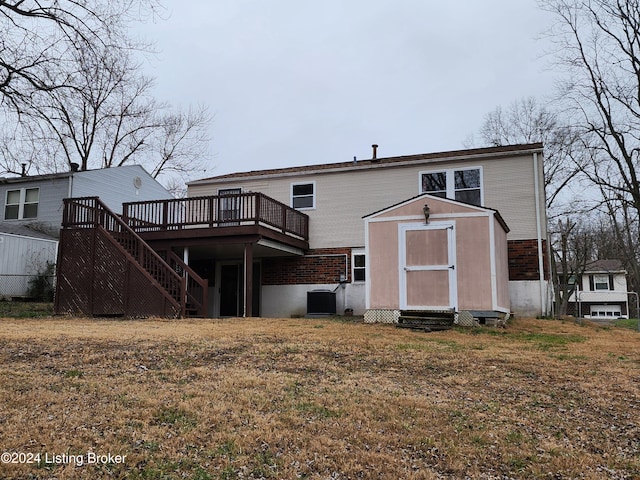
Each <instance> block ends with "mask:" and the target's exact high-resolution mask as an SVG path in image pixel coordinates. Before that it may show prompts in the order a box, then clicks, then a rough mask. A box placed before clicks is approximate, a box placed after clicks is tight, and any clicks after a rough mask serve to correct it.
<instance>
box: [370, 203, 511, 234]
mask: <svg viewBox="0 0 640 480" xmlns="http://www.w3.org/2000/svg"><path fill="white" fill-rule="evenodd" d="M420 199H429V200H431V201H436V202H445V203H450V204H453V205H460V206H462V207H465V208H471V209H474V210H477V211H480V212H483V211H490V212H493V213H494V215H495V217H496V219H497V220H498V223H500V226H501V227H502V228H503V229H504V231H505V232H506V233H509V231H510V229H509V226H508V225H507V222H505V221H504V218H502V215H500V212H499V211H498V210H496V209H495V208H489V207H480V206H478V205H473V204H471V203H466V202H460V201H458V200H451V199H450V198H443V197H438V196H435V195H431V194H429V193H421V194H420V195H416V196H415V197H411V198H408V199H406V200H403V201H402V202H398V203H396V204H394V205H390V206H388V207H386V208H383V209H381V210H378V211H375V212H373V213H370V214H368V215H365V216H363V217H362V218H363V219H367V218H372V217H375V216H377V215H380V214H382V213H384V212H388V211H390V210H393V209H395V208H398V207H400V206H403V205H406V204H408V203H411V202H414V201H417V200H420Z"/></svg>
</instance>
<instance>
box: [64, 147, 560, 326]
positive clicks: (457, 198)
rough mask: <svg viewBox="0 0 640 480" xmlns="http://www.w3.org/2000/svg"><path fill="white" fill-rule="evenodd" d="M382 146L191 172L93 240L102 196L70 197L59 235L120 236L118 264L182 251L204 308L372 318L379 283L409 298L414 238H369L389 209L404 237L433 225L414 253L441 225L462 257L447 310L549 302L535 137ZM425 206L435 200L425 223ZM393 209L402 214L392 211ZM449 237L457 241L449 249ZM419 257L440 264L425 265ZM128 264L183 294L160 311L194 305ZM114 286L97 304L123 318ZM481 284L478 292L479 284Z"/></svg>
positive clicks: (106, 244) (104, 242)
mask: <svg viewBox="0 0 640 480" xmlns="http://www.w3.org/2000/svg"><path fill="white" fill-rule="evenodd" d="M376 147H377V146H374V150H373V155H372V158H370V159H367V160H359V161H356V160H354V161H348V162H340V163H327V164H320V165H310V166H300V167H289V168H279V169H266V170H258V171H249V172H239V173H232V174H228V175H220V176H216V177H211V178H205V179H201V180H196V181H193V182H190V183H189V184H188V185H187V187H188V197H187V198H185V199H175V200H162V201H134V202H127V203H125V204H124V205H123V208H122V218H121V221H122V222H123V224H120V223H118V224H117V225H116V223H115V222H116V220H109V221H108V222H106V223H105V222H103V221H102V220H100V222H99V223H100V226H101V229H100V232H99V234H98V236H99V237H100V240H99V242H98V243H96V242H95V240H91V241H90V240H89V237H88V236H86V235H88V234H87V233H86V232H82V231H81V230H82V229H84V230H87V229H88V228H89V227H90V226H91V225H95V224H96V222H95V219H96V218H100V219H102V218H107V217H108V218H110V219H111V218H112V217H111V216H110V214H109V213H108V212H106V211H105V209H104V208H103V206H101V205H99V204H98V203H96V202H84V203H83V202H78V201H76V200H74V199H71V200H70V201H68V202H67V203H66V206H65V208H66V214H67V216H66V218H65V220H63V231H62V232H63V234H65V235H64V238H63V237H61V244H62V243H63V242H62V240H65V241H68V242H71V243H73V242H75V245H74V246H73V247H72V251H74V252H78V254H79V252H82V251H86V250H87V248H88V246H89V245H90V244H92V243H90V242H93V244H99V245H101V246H100V247H99V248H98V249H97V250H95V252H94V254H95V255H98V254H100V255H104V254H105V252H107V251H108V252H110V253H109V254H114V252H115V251H116V250H117V249H118V248H119V247H116V244H119V245H120V246H121V247H123V249H124V250H126V252H125V251H124V250H123V251H122V252H121V260H119V261H121V262H122V267H123V268H125V266H126V265H129V263H128V262H131V261H132V259H134V257H136V256H138V253H137V250H135V251H134V250H133V249H131V248H129V246H128V245H129V244H130V243H131V242H139V241H140V242H143V243H144V245H146V246H147V247H149V249H150V250H149V252H148V253H146V254H145V256H149V255H152V252H155V254H158V255H159V256H160V257H162V258H163V259H168V258H169V257H171V259H172V262H174V263H175V264H176V265H177V262H178V260H181V261H182V264H183V265H184V266H183V265H182V264H181V266H180V267H179V268H177V270H180V271H185V268H189V269H191V271H192V272H193V273H190V274H189V275H186V276H185V277H184V279H185V280H187V279H188V280H189V281H191V280H192V279H194V278H196V277H197V278H196V280H197V279H200V280H202V282H200V281H197V282H195V283H197V286H194V288H195V289H197V290H199V291H201V290H203V289H206V295H203V294H202V293H199V294H198V295H196V296H197V297H198V298H197V299H196V298H195V296H194V297H193V298H192V299H191V301H192V302H195V303H198V304H200V305H201V304H202V302H205V298H206V305H201V307H202V308H200V307H199V308H200V310H199V312H200V313H199V314H201V315H206V316H214V317H218V316H222V317H224V316H242V315H244V316H258V315H260V316H268V317H282V316H291V315H305V314H307V313H310V311H311V310H313V311H314V312H315V313H322V310H325V311H326V312H331V311H334V310H335V311H336V312H338V313H342V312H343V311H348V312H351V311H352V312H353V313H355V314H364V313H365V312H367V311H369V312H373V311H375V310H379V309H380V308H382V307H381V306H380V304H379V300H380V299H379V297H378V295H377V293H376V292H378V291H379V290H380V285H382V283H380V282H383V283H384V282H385V281H386V282H390V285H389V289H390V290H389V291H397V292H398V298H397V299H396V300H397V302H396V303H397V305H396V303H394V304H393V305H391V304H389V305H388V308H390V309H393V310H396V309H400V308H401V307H402V306H403V305H404V303H403V302H406V300H405V299H404V297H402V295H404V294H405V289H406V287H407V283H406V282H407V278H406V276H404V275H403V274H402V272H403V271H404V270H402V269H404V268H406V267H407V264H406V261H404V260H401V259H400V255H401V254H402V252H403V251H404V250H403V249H406V248H407V245H408V244H407V243H404V244H403V243H402V242H398V241H396V242H395V244H394V243H393V242H391V241H390V242H388V243H384V242H383V243H382V244H381V243H379V242H378V240H379V239H376V238H374V237H371V235H372V234H374V233H375V230H376V228H377V227H375V228H372V226H373V225H374V224H375V225H378V224H380V225H381V224H382V222H386V221H389V219H390V218H391V219H392V220H393V221H395V222H397V223H396V224H395V226H394V227H392V228H395V229H396V235H398V234H399V233H397V232H400V231H405V234H406V235H408V237H413V233H411V234H408V233H406V232H408V231H409V230H407V228H410V227H407V225H405V223H409V224H411V223H413V224H414V226H415V224H421V225H422V226H425V224H427V223H428V225H426V226H427V227H428V228H425V229H424V230H425V231H426V232H427V233H425V232H422V228H419V229H418V231H419V232H420V233H418V234H416V235H417V237H416V238H421V237H420V236H421V235H423V237H422V240H418V241H417V243H415V244H414V245H413V246H412V247H411V248H412V249H413V250H414V251H416V252H418V251H420V249H424V244H421V243H420V242H421V241H423V240H424V241H427V237H429V236H430V235H431V234H433V238H435V239H440V241H442V242H447V246H446V247H444V246H443V245H444V243H443V244H442V245H440V246H439V247H437V248H439V249H442V248H445V249H449V250H447V251H455V255H458V256H459V257H460V259H459V262H458V263H457V264H453V263H451V264H448V265H447V268H449V267H451V266H453V265H455V268H457V269H460V271H458V270H456V281H455V288H457V289H458V292H457V299H454V300H455V301H454V302H451V301H450V302H449V303H447V304H445V305H439V306H444V307H447V308H460V306H461V305H464V307H465V308H467V309H469V310H474V311H487V310H491V311H492V313H494V314H495V313H502V312H504V311H507V310H510V311H514V312H516V313H518V314H522V315H538V314H541V313H547V312H548V311H549V309H550V300H549V299H550V285H549V277H548V257H547V255H548V254H547V247H546V245H547V240H546V239H547V231H546V211H545V194H544V181H543V178H544V177H543V149H542V145H541V144H528V145H514V146H501V147H491V148H480V149H471V150H459V151H450V152H439V153H429V154H419V155H408V156H397V157H387V158H379V157H378V155H377V149H376ZM425 203H426V204H427V205H428V206H429V208H433V215H432V216H431V218H430V219H429V221H428V222H427V221H425V217H424V211H423V210H424V208H425ZM394 208H396V209H398V210H397V211H398V212H404V210H407V211H406V212H404V213H389V212H391V210H389V209H392V210H393V209H394ZM420 212H423V213H420ZM420 219H421V220H420ZM473 219H476V221H474V220H473ZM405 221H406V222H405ZM444 224H448V225H450V226H451V225H453V227H452V228H451V230H452V231H455V236H451V235H450V234H445V233H443V232H442V231H440V230H438V229H436V227H438V226H442V225H444ZM403 229H404V230H403ZM125 230H126V233H125ZM431 230H434V231H433V232H432V231H431ZM65 232H66V233H65ZM105 235H107V236H105ZM124 237H126V238H127V239H128V240H126V242H125V241H124V240H123V238H124ZM403 239H405V238H404V237H403ZM389 240H391V239H389ZM405 240H406V239H405ZM429 241H431V240H429ZM454 241H455V244H456V247H455V249H454V250H451V248H452V245H453V243H452V242H454ZM476 241H477V242H478V244H477V245H474V242H476ZM136 244H137V243H136ZM381 245H382V250H380V246H381ZM467 248H471V251H475V252H477V259H478V263H477V265H478V266H474V265H473V260H474V258H473V257H474V256H475V255H467V256H465V254H464V253H465V252H464V251H463V250H465V249H467ZM105 249H106V250H105ZM118 255H120V254H118ZM383 256H389V258H392V257H395V258H396V259H398V261H397V264H394V265H392V266H390V267H389V268H391V269H392V270H393V271H385V269H384V266H383V264H381V263H379V262H380V261H381V259H382V257H383ZM67 257H70V256H67ZM145 258H146V257H145ZM415 258H420V255H417V256H416V257H415ZM443 258H444V257H443ZM423 259H428V257H425V258H423ZM435 259H436V257H433V258H431V260H435ZM446 260H449V258H446ZM99 263H100V262H97V264H99ZM139 263H140V262H139V261H137V264H139ZM132 265H133V264H132ZM185 266H186V267H185ZM425 266H426V267H428V268H427V269H429V268H432V267H435V268H436V269H438V268H440V267H442V265H421V267H425ZM76 267H78V266H77V265H76ZM99 268H100V275H105V274H107V273H109V272H107V267H106V266H105V265H101V266H100V267H99ZM126 268H133V269H134V270H135V271H136V275H138V277H139V278H138V279H137V280H136V282H138V281H139V282H142V283H141V284H144V285H151V284H152V283H149V282H151V280H152V279H151V277H153V278H154V279H155V280H153V281H154V282H155V284H158V285H164V284H166V288H169V289H170V290H173V291H174V292H175V294H172V295H168V296H163V295H161V294H159V295H160V297H162V299H163V300H162V301H163V302H164V305H165V307H166V308H165V307H163V308H162V309H160V311H157V312H156V313H157V314H162V312H165V311H168V312H169V313H171V312H174V313H175V312H177V314H180V312H182V313H184V312H186V310H187V309H188V305H187V304H188V303H189V302H188V301H184V299H185V298H187V297H189V291H190V287H189V286H188V285H187V286H185V287H179V286H178V283H179V282H178V281H177V280H174V279H170V282H169V281H168V280H167V279H169V277H170V276H171V274H170V272H165V271H162V273H158V275H156V276H153V275H151V277H150V278H148V279H146V280H142V276H143V274H142V272H141V271H138V267H137V266H135V265H133V266H132V267H126ZM154 268H155V267H154ZM453 269H454V268H451V269H450V270H453ZM72 270H73V269H70V270H69V271H72ZM173 270H176V268H174V269H173ZM158 272H160V270H158ZM83 275H85V276H84V277H83V279H84V280H74V279H71V278H70V279H68V280H69V283H68V285H67V287H68V291H66V293H65V292H63V293H64V295H63V297H65V298H70V293H69V292H74V291H75V292H76V293H77V291H79V290H78V289H80V288H81V287H82V286H83V285H86V284H87V282H88V281H89V273H86V274H83ZM441 275H444V274H441ZM382 276H385V278H386V279H385V278H382ZM434 276H438V275H436V274H434ZM161 277H162V278H161ZM403 277H404V278H403ZM428 277H429V275H426V274H425V275H423V279H422V280H420V281H421V282H423V284H424V282H427V283H432V280H429V279H428ZM145 278H146V277H145ZM425 279H426V280H425ZM145 282H146V283H145ZM167 282H168V283H167ZM403 282H405V283H403ZM411 282H412V279H409V283H411ZM134 283H135V282H134ZM111 284H112V285H118V288H116V289H115V290H118V291H119V292H120V296H121V297H123V298H124V299H125V300H124V303H123V301H119V300H118V295H116V294H115V293H114V294H113V295H111V297H110V299H109V300H108V301H105V305H109V308H106V307H105V308H103V310H104V311H106V310H109V309H110V308H111V307H113V308H112V309H111V310H109V311H111V312H112V314H122V312H124V311H126V310H127V308H129V307H128V306H127V305H126V304H125V303H126V298H127V295H126V294H125V293H123V292H125V290H127V289H128V288H129V287H127V285H130V284H131V281H130V280H127V279H126V278H125V277H123V276H119V277H118V278H115V279H113V282H111ZM155 284H154V285H155ZM170 284H171V285H170ZM476 284H477V285H476ZM449 285H450V286H453V285H454V284H453V283H450V284H449ZM474 285H476V286H477V287H478V289H477V290H474V291H473V292H472V291H471V288H472V287H473V288H474V289H475V288H476V286H474ZM65 288H66V287H65ZM163 288H164V287H163ZM180 288H184V289H185V290H186V292H187V294H186V295H183V294H182V293H181V291H180ZM409 288H410V289H411V288H413V287H411V285H409ZM452 288H453V287H452ZM160 290H161V289H160ZM160 290H159V291H160ZM136 291H140V288H137V289H136ZM507 292H508V295H507ZM95 294H97V287H96V288H93V290H91V291H90V292H83V293H82V295H84V297H83V298H85V300H83V301H81V302H76V304H74V302H67V303H66V307H65V308H68V309H70V310H74V309H76V308H77V309H79V310H81V311H86V310H83V309H85V308H86V307H87V305H88V303H87V302H88V300H86V299H89V298H94V296H95ZM160 297H158V298H160ZM169 297H171V298H173V300H171V299H170V298H169ZM472 297H476V298H480V297H482V299H481V301H479V302H477V303H476V304H474V305H471V304H469V303H468V302H467V299H468V298H472ZM507 297H508V298H507ZM149 302H152V300H151V299H149ZM318 302H319V305H318ZM324 302H329V303H324ZM332 302H335V303H334V304H333V305H331V303H332ZM409 302H410V303H411V300H409ZM456 302H458V303H456ZM460 302H462V303H460ZM464 302H467V303H464ZM421 306H423V307H424V306H425V305H421ZM101 308H102V307H101ZM167 308H168V310H167ZM385 308H386V307H385ZM316 310H320V312H317V311H316Z"/></svg>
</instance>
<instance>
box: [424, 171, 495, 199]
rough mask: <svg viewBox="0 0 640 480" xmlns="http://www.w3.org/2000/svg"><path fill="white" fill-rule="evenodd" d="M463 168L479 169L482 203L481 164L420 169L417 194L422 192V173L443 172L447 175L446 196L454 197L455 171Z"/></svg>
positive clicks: (482, 172) (482, 175) (482, 176)
mask: <svg viewBox="0 0 640 480" xmlns="http://www.w3.org/2000/svg"><path fill="white" fill-rule="evenodd" d="M463 170H479V171H480V205H479V206H482V205H484V171H483V168H482V166H481V165H478V166H474V167H459V168H441V169H437V170H421V171H419V172H418V195H422V194H423V193H428V192H424V191H423V190H422V175H425V174H432V173H444V174H446V176H447V194H446V196H447V198H448V199H449V200H454V201H455V199H456V189H455V177H454V175H455V172H460V171H463Z"/></svg>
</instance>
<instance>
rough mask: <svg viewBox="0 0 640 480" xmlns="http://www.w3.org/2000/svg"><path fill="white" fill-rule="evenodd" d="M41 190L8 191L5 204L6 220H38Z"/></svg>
mask: <svg viewBox="0 0 640 480" xmlns="http://www.w3.org/2000/svg"><path fill="white" fill-rule="evenodd" d="M39 201H40V189H39V188H21V189H18V190H8V191H7V196H6V198H5V204H4V219H5V220H23V219H27V218H38V203H39Z"/></svg>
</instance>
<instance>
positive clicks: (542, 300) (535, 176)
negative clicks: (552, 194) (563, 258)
mask: <svg viewBox="0 0 640 480" xmlns="http://www.w3.org/2000/svg"><path fill="white" fill-rule="evenodd" d="M538 170H539V169H538V152H533V182H534V188H535V200H536V235H537V237H538V238H537V239H538V271H539V272H540V280H539V282H540V307H541V309H542V312H541V313H542V314H543V315H545V314H546V313H547V311H546V298H545V290H546V289H545V288H544V250H543V248H542V225H541V224H540V222H541V220H542V213H541V212H540V177H539V172H538Z"/></svg>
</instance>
